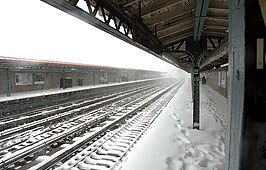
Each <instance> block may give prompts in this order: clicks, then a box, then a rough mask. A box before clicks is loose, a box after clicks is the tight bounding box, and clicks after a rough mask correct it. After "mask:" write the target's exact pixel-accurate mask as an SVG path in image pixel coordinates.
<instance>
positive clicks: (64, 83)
mask: <svg viewBox="0 0 266 170" xmlns="http://www.w3.org/2000/svg"><path fill="white" fill-rule="evenodd" d="M63 89H66V74H65V70H63Z"/></svg>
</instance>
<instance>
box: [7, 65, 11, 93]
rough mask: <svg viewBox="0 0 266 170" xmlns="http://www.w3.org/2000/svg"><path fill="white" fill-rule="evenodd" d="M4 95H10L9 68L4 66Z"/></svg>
mask: <svg viewBox="0 0 266 170" xmlns="http://www.w3.org/2000/svg"><path fill="white" fill-rule="evenodd" d="M6 96H11V92H10V75H9V68H6Z"/></svg>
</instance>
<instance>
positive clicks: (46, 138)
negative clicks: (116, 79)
mask: <svg viewBox="0 0 266 170" xmlns="http://www.w3.org/2000/svg"><path fill="white" fill-rule="evenodd" d="M146 90H147V89H146ZM154 90H155V89H154V88H153V89H149V90H148V91H149V93H148V92H147V91H144V92H143V93H139V95H136V98H137V99H135V100H133V101H134V102H133V101H132V102H130V101H127V100H125V101H124V102H122V101H119V102H118V103H121V104H124V106H123V110H124V111H129V110H132V109H133V110H134V108H135V107H137V106H136V103H138V102H141V101H142V102H143V101H145V100H144V98H147V96H148V95H151V94H152V92H151V91H154ZM155 92H156V91H155ZM155 92H153V93H155ZM145 93H147V94H146V95H147V96H145ZM146 100H147V99H146ZM125 103H127V104H125ZM116 107H117V105H116ZM120 107H121V106H120ZM137 108H138V107H137ZM103 112H104V113H105V114H100V113H99V110H98V111H95V112H91V113H88V114H87V115H90V116H88V117H85V116H84V115H83V117H82V116H80V117H76V118H73V119H74V120H75V121H72V122H69V124H64V126H61V127H59V128H57V129H54V130H53V131H50V132H45V133H43V134H41V135H39V137H40V138H39V139H40V140H37V142H36V141H35V142H32V141H31V142H29V141H28V142H24V143H23V146H24V147H21V148H19V147H18V148H17V149H18V150H17V151H15V152H13V153H12V154H11V155H8V156H6V157H4V158H3V159H1V160H0V168H6V169H13V168H14V167H20V166H21V165H22V164H24V163H25V162H27V161H29V160H31V159H32V158H33V157H34V154H35V153H38V152H39V151H40V150H42V149H44V148H49V147H51V146H53V145H56V144H57V143H61V144H62V143H66V142H67V140H68V138H69V137H70V138H73V137H75V136H79V135H81V134H83V133H84V132H86V130H88V129H89V128H91V127H93V126H96V125H97V124H100V123H101V122H104V121H105V120H107V119H108V118H109V117H110V116H112V115H115V114H117V112H110V111H109V112H108V111H107V110H105V111H103ZM103 129H104V128H103ZM101 133H103V131H101ZM98 135H99V134H98ZM10 165H11V166H10Z"/></svg>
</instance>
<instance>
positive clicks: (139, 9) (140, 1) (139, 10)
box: [139, 1, 141, 20]
mask: <svg viewBox="0 0 266 170" xmlns="http://www.w3.org/2000/svg"><path fill="white" fill-rule="evenodd" d="M139 19H140V20H141V1H139Z"/></svg>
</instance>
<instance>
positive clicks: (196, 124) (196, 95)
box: [192, 67, 200, 129]
mask: <svg viewBox="0 0 266 170" xmlns="http://www.w3.org/2000/svg"><path fill="white" fill-rule="evenodd" d="M199 80H200V75H199V68H198V67H194V70H193V79H192V81H193V88H192V90H193V129H200V83H199V82H200V81H199Z"/></svg>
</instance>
